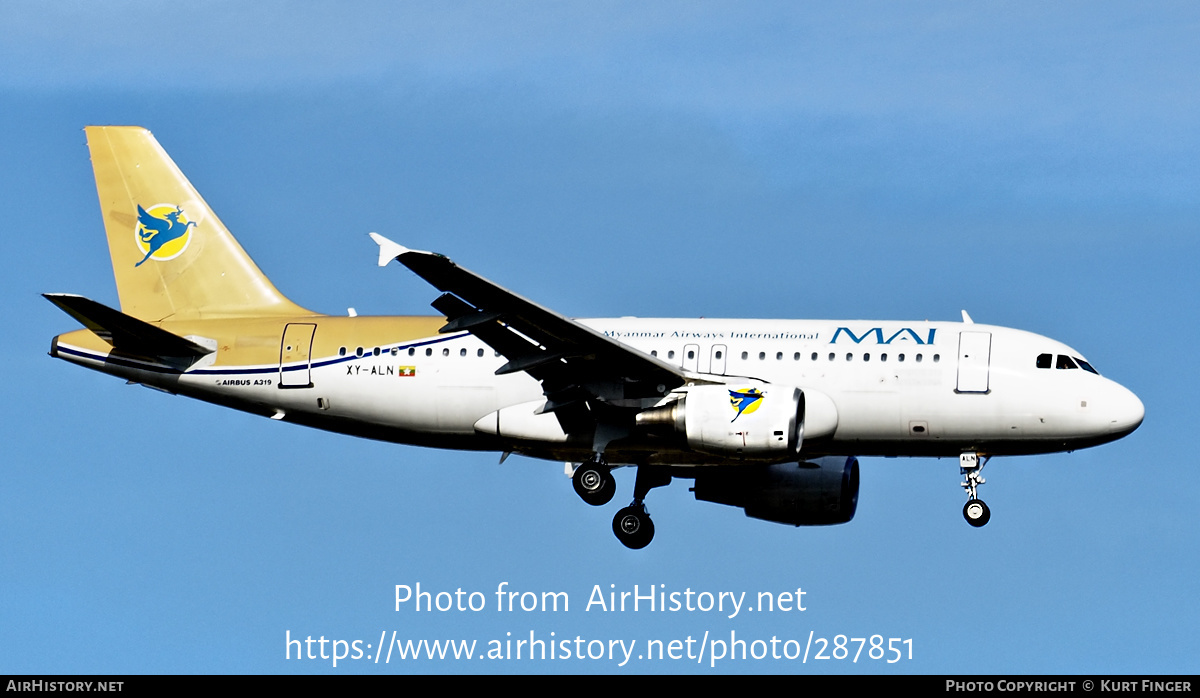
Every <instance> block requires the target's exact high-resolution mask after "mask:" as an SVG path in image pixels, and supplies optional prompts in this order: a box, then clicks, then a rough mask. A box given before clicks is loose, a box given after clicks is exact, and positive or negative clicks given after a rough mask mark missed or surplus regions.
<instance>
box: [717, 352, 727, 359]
mask: <svg viewBox="0 0 1200 698" xmlns="http://www.w3.org/2000/svg"><path fill="white" fill-rule="evenodd" d="M724 355H725V353H724V352H721V351H718V352H717V358H718V359H720V358H721V357H722V356H724Z"/></svg>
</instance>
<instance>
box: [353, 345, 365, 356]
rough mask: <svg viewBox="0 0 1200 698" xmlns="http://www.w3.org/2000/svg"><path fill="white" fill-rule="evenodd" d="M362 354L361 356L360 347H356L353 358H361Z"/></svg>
mask: <svg viewBox="0 0 1200 698" xmlns="http://www.w3.org/2000/svg"><path fill="white" fill-rule="evenodd" d="M362 354H363V352H362V347H358V348H357V349H355V350H354V355H355V356H362Z"/></svg>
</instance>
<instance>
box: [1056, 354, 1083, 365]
mask: <svg viewBox="0 0 1200 698" xmlns="http://www.w3.org/2000/svg"><path fill="white" fill-rule="evenodd" d="M1054 367H1055V368H1079V367H1078V366H1076V365H1075V362H1074V361H1072V360H1071V357H1069V356H1067V355H1066V354H1059V355H1058V361H1057V362H1055V364H1054Z"/></svg>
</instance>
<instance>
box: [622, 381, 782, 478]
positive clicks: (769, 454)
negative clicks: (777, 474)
mask: <svg viewBox="0 0 1200 698" xmlns="http://www.w3.org/2000/svg"><path fill="white" fill-rule="evenodd" d="M637 422H638V424H639V425H642V426H644V427H648V428H651V429H653V428H667V429H671V430H673V431H674V433H675V434H677V435H680V436H683V437H684V438H686V440H687V445H688V448H691V449H693V450H695V451H700V452H702V453H709V454H713V455H719V456H733V457H739V458H748V459H773V458H778V459H779V460H786V459H790V458H793V457H795V456H797V455H799V453H800V445H801V443H802V441H803V434H804V393H803V391H801V390H800V389H799V388H793V387H791V386H783V385H750V384H745V385H702V386H697V387H694V388H691V389H690V390H688V391H687V394H686V395H684V396H683V397H681V398H680V399H678V400H676V401H675V402H672V403H670V404H668V405H663V406H661V407H656V408H653V409H650V410H646V411H645V412H642V413H641V414H639V415H638V416H637Z"/></svg>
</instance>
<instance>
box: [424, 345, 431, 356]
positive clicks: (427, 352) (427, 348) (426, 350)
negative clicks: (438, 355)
mask: <svg viewBox="0 0 1200 698" xmlns="http://www.w3.org/2000/svg"><path fill="white" fill-rule="evenodd" d="M425 356H433V349H432V348H429V347H426V348H425Z"/></svg>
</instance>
